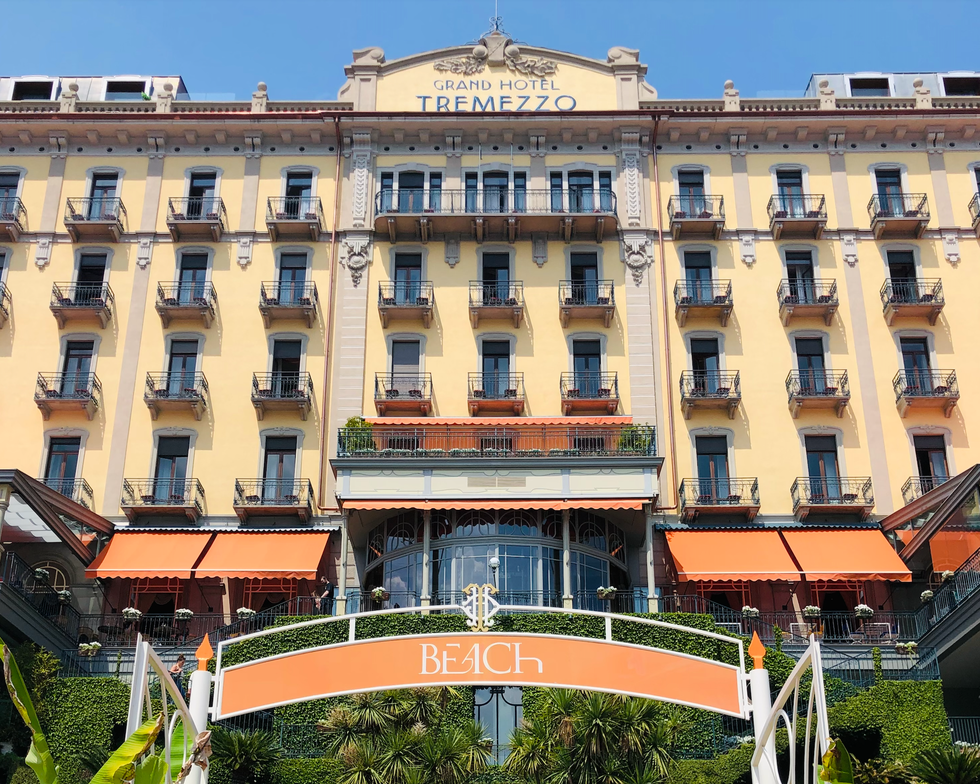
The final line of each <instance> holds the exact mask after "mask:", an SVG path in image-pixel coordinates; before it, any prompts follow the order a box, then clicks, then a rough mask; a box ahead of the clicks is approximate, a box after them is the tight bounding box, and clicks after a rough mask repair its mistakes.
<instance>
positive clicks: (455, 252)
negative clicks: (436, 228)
mask: <svg viewBox="0 0 980 784" xmlns="http://www.w3.org/2000/svg"><path fill="white" fill-rule="evenodd" d="M446 264H448V265H449V266H450V267H455V266H456V265H457V264H459V235H458V234H447V235H446Z"/></svg>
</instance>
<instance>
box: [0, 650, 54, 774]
mask: <svg viewBox="0 0 980 784" xmlns="http://www.w3.org/2000/svg"><path fill="white" fill-rule="evenodd" d="M0 657H2V659H3V680H4V685H5V687H6V689H7V693H8V694H9V695H10V700H11V702H13V704H14V709H15V710H16V711H17V713H18V714H20V717H21V719H23V721H24V724H25V725H26V726H27V728H28V729H29V730H30V732H31V745H30V748H29V749H28V751H27V757H26V758H25V760H24V761H25V762H26V763H27V766H28V767H29V768H30V769H31V770H33V771H34V773H35V775H36V776H37V778H38V781H40V783H41V784H57V781H58V769H57V767H56V766H55V762H54V757H53V756H52V755H51V750H50V749H49V748H48V741H47V738H46V737H45V736H44V731H43V730H42V729H41V721H40V719H38V716H37V711H36V710H35V709H34V701H33V700H32V699H31V695H30V693H29V692H28V690H27V684H26V683H25V682H24V677H23V676H22V675H21V673H20V667H19V666H18V665H17V660H16V659H15V658H14V654H13V651H12V650H11V649H10V648H8V647H7V646H5V645H4V644H3V643H2V642H0Z"/></svg>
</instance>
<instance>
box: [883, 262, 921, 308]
mask: <svg viewBox="0 0 980 784" xmlns="http://www.w3.org/2000/svg"><path fill="white" fill-rule="evenodd" d="M888 277H889V281H890V283H891V285H892V298H893V301H895V302H904V303H915V302H918V301H919V291H918V288H919V287H918V281H917V280H916V274H915V256H914V255H913V254H912V251H910V250H890V251H888Z"/></svg>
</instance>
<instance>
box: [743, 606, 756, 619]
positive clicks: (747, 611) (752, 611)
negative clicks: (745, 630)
mask: <svg viewBox="0 0 980 784" xmlns="http://www.w3.org/2000/svg"><path fill="white" fill-rule="evenodd" d="M742 617H743V618H758V617H759V608H758V607H750V606H749V605H745V606H744V607H743V608H742Z"/></svg>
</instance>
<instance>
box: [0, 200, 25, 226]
mask: <svg viewBox="0 0 980 784" xmlns="http://www.w3.org/2000/svg"><path fill="white" fill-rule="evenodd" d="M0 223H2V224H5V225H9V226H13V227H14V228H15V230H16V232H17V233H18V235H19V234H20V232H23V231H27V208H26V207H24V202H22V201H21V200H20V199H18V198H17V197H16V196H3V197H0ZM8 231H9V229H8Z"/></svg>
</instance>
